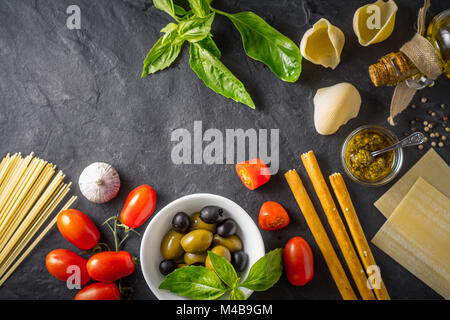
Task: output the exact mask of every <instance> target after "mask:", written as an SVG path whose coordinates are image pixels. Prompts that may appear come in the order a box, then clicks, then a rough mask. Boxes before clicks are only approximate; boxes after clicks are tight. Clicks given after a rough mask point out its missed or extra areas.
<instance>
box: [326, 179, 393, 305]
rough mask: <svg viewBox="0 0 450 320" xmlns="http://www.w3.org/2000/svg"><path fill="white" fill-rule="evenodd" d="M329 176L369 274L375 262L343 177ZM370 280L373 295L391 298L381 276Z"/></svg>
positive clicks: (379, 297)
mask: <svg viewBox="0 0 450 320" xmlns="http://www.w3.org/2000/svg"><path fill="white" fill-rule="evenodd" d="M329 178H330V183H331V187H332V188H333V190H334V194H335V195H336V198H337V199H338V202H339V205H340V207H341V210H342V212H343V213H344V217H345V221H347V225H348V228H349V229H350V234H351V235H352V238H353V242H354V243H355V246H356V249H357V250H358V254H359V257H360V258H361V261H362V263H363V265H364V268H366V271H367V274H369V272H368V269H369V268H370V266H376V265H377V264H376V262H375V259H374V257H373V255H372V251H371V250H370V247H369V244H368V243H367V239H366V236H365V235H364V231H363V229H362V227H361V224H360V222H359V219H358V215H357V214H356V211H355V207H354V206H353V203H352V199H351V198H350V194H349V192H348V190H347V186H346V185H345V182H344V178H342V175H341V174H340V173H335V174H332V175H331V176H330V177H329ZM371 282H372V287H373V288H374V291H375V295H376V296H377V298H378V299H379V300H390V299H391V298H390V297H389V294H388V292H387V290H386V287H385V285H384V282H383V280H382V279H381V278H379V279H378V280H377V279H375V278H373V279H371Z"/></svg>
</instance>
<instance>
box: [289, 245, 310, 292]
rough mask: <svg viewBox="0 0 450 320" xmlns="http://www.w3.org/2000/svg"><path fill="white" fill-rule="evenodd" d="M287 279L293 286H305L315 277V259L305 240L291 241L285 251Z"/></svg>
mask: <svg viewBox="0 0 450 320" xmlns="http://www.w3.org/2000/svg"><path fill="white" fill-rule="evenodd" d="M283 261H284V266H285V268H286V274H287V278H288V281H289V283H290V284H292V285H293V286H303V285H305V284H306V283H308V282H309V281H310V280H311V279H312V278H313V276H314V259H313V254H312V251H311V248H310V247H309V245H308V243H307V242H306V240H305V239H303V238H301V237H294V238H292V239H290V240H289V241H288V242H287V243H286V246H285V247H284V250H283Z"/></svg>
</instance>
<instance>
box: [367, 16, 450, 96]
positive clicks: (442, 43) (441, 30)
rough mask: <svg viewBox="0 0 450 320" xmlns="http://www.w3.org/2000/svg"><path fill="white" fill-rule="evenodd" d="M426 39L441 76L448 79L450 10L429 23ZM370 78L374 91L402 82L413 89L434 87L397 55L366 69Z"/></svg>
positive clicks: (431, 82) (405, 59)
mask: <svg viewBox="0 0 450 320" xmlns="http://www.w3.org/2000/svg"><path fill="white" fill-rule="evenodd" d="M425 37H426V38H427V40H428V41H429V42H430V43H431V44H432V45H433V47H434V50H435V51H436V54H437V57H438V60H439V66H440V69H441V72H442V74H444V75H445V76H447V78H450V9H447V10H445V11H443V12H441V13H439V14H438V15H436V16H435V17H434V18H433V19H432V20H431V22H430V24H429V25H428V28H427V32H426V35H425ZM369 75H370V79H371V80H372V82H373V84H374V85H375V86H376V87H378V86H382V85H388V86H392V85H396V84H398V83H400V82H404V81H405V82H406V84H407V85H408V87H410V88H413V89H422V88H424V87H426V86H432V85H433V84H434V81H433V80H431V79H429V78H427V77H426V76H425V75H424V74H423V73H421V72H420V71H419V70H418V69H417V67H416V66H415V65H414V64H413V63H412V62H411V60H410V59H409V58H408V57H407V56H406V55H405V54H404V53H402V52H400V51H399V52H391V53H389V54H387V55H385V56H383V57H381V58H380V59H379V60H378V62H377V63H375V64H373V65H371V66H370V67H369Z"/></svg>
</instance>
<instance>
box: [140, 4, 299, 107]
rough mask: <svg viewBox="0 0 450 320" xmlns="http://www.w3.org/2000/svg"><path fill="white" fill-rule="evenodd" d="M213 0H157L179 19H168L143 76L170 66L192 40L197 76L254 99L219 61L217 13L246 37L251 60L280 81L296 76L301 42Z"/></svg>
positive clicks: (236, 96)
mask: <svg viewBox="0 0 450 320" xmlns="http://www.w3.org/2000/svg"><path fill="white" fill-rule="evenodd" d="M210 2H211V1H210V0H188V3H189V6H190V8H191V9H190V10H189V11H186V10H185V9H184V8H182V7H181V6H178V5H176V4H175V3H174V2H173V0H154V1H153V4H154V6H155V8H157V9H160V10H162V11H164V12H166V13H167V14H169V15H170V16H171V17H172V18H173V19H175V21H176V22H177V23H173V22H171V23H169V25H167V26H166V27H165V28H163V29H162V30H161V32H165V35H163V36H162V37H161V38H160V39H159V40H158V41H157V42H156V43H155V45H154V46H153V48H152V49H151V50H150V52H149V53H148V55H147V57H146V59H145V60H144V68H143V72H142V77H145V76H147V75H149V74H152V73H155V72H157V71H160V70H163V69H165V68H167V67H168V66H170V65H171V64H172V63H173V62H174V61H175V60H176V58H177V57H178V55H179V53H180V51H181V46H182V45H183V43H184V42H186V41H187V42H189V43H190V50H189V53H190V56H191V57H190V60H189V63H190V66H191V69H192V70H194V72H195V73H196V74H197V76H198V77H199V78H200V79H201V80H203V82H204V83H205V84H206V86H208V87H209V88H211V89H212V90H213V91H215V92H216V93H219V94H221V95H223V96H225V97H227V98H230V99H233V100H235V101H237V102H241V103H243V104H245V105H247V106H249V107H250V108H253V109H254V108H255V104H254V102H253V100H252V99H251V97H250V94H249V93H248V91H247V90H246V89H245V86H244V85H243V83H242V82H241V81H240V80H239V79H238V78H236V76H234V75H233V73H232V72H231V71H230V70H229V69H228V68H227V67H225V65H223V64H222V62H221V61H220V59H221V53H220V50H219V48H218V47H217V45H216V44H215V42H214V40H213V38H212V35H211V25H212V22H213V20H214V17H215V14H216V13H217V14H220V15H223V16H225V17H227V18H228V19H230V20H231V22H232V23H233V25H234V26H235V27H236V29H237V30H238V31H239V33H240V34H241V37H242V43H243V46H244V51H245V53H246V54H247V56H249V57H250V58H252V59H255V60H257V61H260V62H262V63H264V64H265V65H267V66H268V67H269V69H270V70H272V72H273V73H274V74H275V75H276V76H278V77H279V78H280V79H281V80H283V81H287V82H295V81H297V80H298V78H299V76H300V73H301V70H302V66H301V61H302V56H301V53H300V49H299V48H298V46H297V45H296V44H295V43H294V42H293V41H292V40H290V39H289V38H287V37H286V36H284V35H283V34H281V33H280V32H278V31H277V30H276V29H274V28H273V27H272V26H270V25H269V24H268V23H267V22H266V21H264V19H262V18H261V17H259V16H258V15H256V14H255V13H253V12H249V11H247V12H239V13H234V14H231V13H227V12H223V11H220V10H217V9H214V8H212V7H211V5H210Z"/></svg>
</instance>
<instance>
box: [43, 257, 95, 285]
mask: <svg viewBox="0 0 450 320" xmlns="http://www.w3.org/2000/svg"><path fill="white" fill-rule="evenodd" d="M86 263H87V260H86V259H84V258H83V257H80V256H79V255H77V254H76V253H75V252H73V251H70V250H67V249H56V250H53V251H51V252H50V253H49V254H47V257H46V258H45V265H46V267H47V270H48V272H50V274H52V275H53V276H54V277H55V278H57V279H59V280H61V281H67V279H68V278H69V277H71V276H73V275H75V274H76V272H79V277H80V278H79V279H77V280H79V281H80V284H81V285H85V284H86V283H88V282H89V280H91V277H89V274H88V272H87V269H86ZM72 266H76V267H78V268H79V269H78V270H76V269H74V270H71V269H69V267H72Z"/></svg>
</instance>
